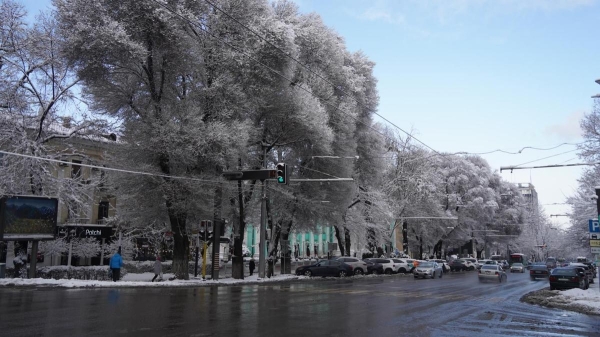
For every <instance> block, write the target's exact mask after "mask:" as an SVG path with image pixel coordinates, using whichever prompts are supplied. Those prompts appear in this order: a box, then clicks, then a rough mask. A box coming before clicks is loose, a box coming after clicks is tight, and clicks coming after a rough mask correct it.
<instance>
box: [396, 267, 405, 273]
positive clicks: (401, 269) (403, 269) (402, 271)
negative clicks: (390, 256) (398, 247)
mask: <svg viewBox="0 0 600 337" xmlns="http://www.w3.org/2000/svg"><path fill="white" fill-rule="evenodd" d="M398 272H399V273H402V274H406V269H405V268H400V270H398Z"/></svg>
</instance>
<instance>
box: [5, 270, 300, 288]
mask: <svg viewBox="0 0 600 337" xmlns="http://www.w3.org/2000/svg"><path fill="white" fill-rule="evenodd" d="M153 277H154V274H153V273H141V274H133V273H128V274H126V275H125V276H124V277H123V278H122V279H121V280H120V281H117V282H112V281H97V280H75V279H60V280H55V279H43V278H34V279H22V278H8V279H7V278H5V279H0V287H3V286H9V287H17V286H34V287H35V286H50V287H64V288H128V287H199V286H214V285H236V284H260V283H273V282H282V281H291V280H297V279H304V278H306V277H304V276H296V275H293V274H292V275H289V274H288V275H275V276H273V277H271V278H263V279H260V278H258V275H257V274H254V275H252V276H246V277H245V278H244V279H243V280H237V279H233V278H230V277H228V278H222V279H219V280H212V279H206V280H203V279H202V277H194V276H193V275H190V279H189V280H172V281H170V280H169V279H170V278H173V277H174V275H173V274H164V275H163V281H160V282H151V280H152V278H153Z"/></svg>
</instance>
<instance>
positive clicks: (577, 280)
mask: <svg viewBox="0 0 600 337" xmlns="http://www.w3.org/2000/svg"><path fill="white" fill-rule="evenodd" d="M571 281H573V282H579V277H577V276H575V277H571Z"/></svg>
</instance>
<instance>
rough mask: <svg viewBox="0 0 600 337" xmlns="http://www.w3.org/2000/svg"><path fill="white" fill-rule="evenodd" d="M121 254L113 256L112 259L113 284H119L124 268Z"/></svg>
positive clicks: (117, 253)
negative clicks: (122, 268)
mask: <svg viewBox="0 0 600 337" xmlns="http://www.w3.org/2000/svg"><path fill="white" fill-rule="evenodd" d="M120 251H121V249H119V252H120ZM119 252H116V253H115V255H113V256H112V257H111V258H110V269H111V270H112V277H113V282H117V281H118V280H119V278H120V277H121V266H123V258H122V257H121V254H119Z"/></svg>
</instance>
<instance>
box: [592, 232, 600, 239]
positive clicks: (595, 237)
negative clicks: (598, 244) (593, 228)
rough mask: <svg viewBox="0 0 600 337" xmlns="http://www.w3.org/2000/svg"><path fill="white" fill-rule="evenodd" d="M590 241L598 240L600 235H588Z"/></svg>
mask: <svg viewBox="0 0 600 337" xmlns="http://www.w3.org/2000/svg"><path fill="white" fill-rule="evenodd" d="M590 239H591V240H600V234H598V233H590Z"/></svg>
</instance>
